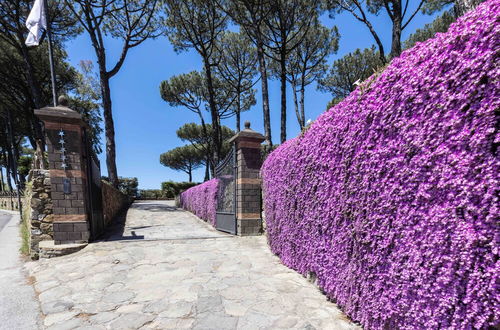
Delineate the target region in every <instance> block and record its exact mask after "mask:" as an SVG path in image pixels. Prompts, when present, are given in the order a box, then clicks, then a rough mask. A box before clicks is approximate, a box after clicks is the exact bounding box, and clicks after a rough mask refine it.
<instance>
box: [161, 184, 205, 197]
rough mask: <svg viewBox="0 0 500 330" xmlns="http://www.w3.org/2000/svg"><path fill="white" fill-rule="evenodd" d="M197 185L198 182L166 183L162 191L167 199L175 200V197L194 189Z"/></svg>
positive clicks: (162, 186) (162, 185)
mask: <svg viewBox="0 0 500 330" xmlns="http://www.w3.org/2000/svg"><path fill="white" fill-rule="evenodd" d="M197 184H198V183H196V182H174V181H166V182H162V183H161V190H162V191H163V195H164V196H165V197H168V198H175V196H177V195H179V194H180V193H181V192H183V191H184V190H187V189H189V188H191V187H194V186H196V185H197Z"/></svg>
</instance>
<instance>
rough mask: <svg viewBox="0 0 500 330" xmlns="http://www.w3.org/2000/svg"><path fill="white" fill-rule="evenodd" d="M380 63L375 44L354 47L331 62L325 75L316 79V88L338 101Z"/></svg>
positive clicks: (370, 73) (380, 64) (366, 77)
mask: <svg viewBox="0 0 500 330" xmlns="http://www.w3.org/2000/svg"><path fill="white" fill-rule="evenodd" d="M382 65H383V63H382V61H381V60H380V57H379V55H378V52H377V51H376V49H375V46H372V47H371V48H366V49H364V50H360V49H356V50H355V51H354V52H353V53H349V54H347V55H345V56H344V57H342V58H340V59H338V60H336V61H334V62H333V64H332V67H331V68H330V71H329V72H328V74H327V75H326V77H324V78H322V79H320V80H319V81H318V89H319V90H321V91H323V92H329V93H331V94H332V96H333V99H334V100H336V101H334V102H333V103H335V102H336V103H338V102H340V100H342V99H343V98H344V97H346V96H347V95H349V94H350V93H351V92H352V91H354V90H355V89H356V83H361V82H362V81H364V80H366V79H368V77H370V76H371V75H372V74H373V73H374V71H375V70H376V69H377V68H378V67H380V66H382Z"/></svg>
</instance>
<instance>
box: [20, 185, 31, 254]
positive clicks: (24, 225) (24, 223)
mask: <svg viewBox="0 0 500 330" xmlns="http://www.w3.org/2000/svg"><path fill="white" fill-rule="evenodd" d="M30 202H31V182H28V183H27V184H26V190H25V194H24V200H23V206H22V207H23V218H22V219H21V226H20V231H21V240H22V242H21V247H20V249H19V251H20V252H21V254H22V255H24V256H29V255H30V252H31V251H30V231H31V230H30V229H31V228H30V227H31V221H30V215H31V212H30V211H31V210H30V206H29V205H30V204H31V203H30Z"/></svg>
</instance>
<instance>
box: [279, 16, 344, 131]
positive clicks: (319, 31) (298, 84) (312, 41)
mask: <svg viewBox="0 0 500 330" xmlns="http://www.w3.org/2000/svg"><path fill="white" fill-rule="evenodd" d="M339 38H340V35H339V33H338V30H337V27H336V26H334V27H333V28H332V29H328V28H326V27H324V26H323V25H321V24H320V23H319V20H315V21H314V23H313V24H312V25H311V26H310V27H309V29H308V31H307V32H306V34H305V36H304V40H303V41H302V42H301V43H300V44H299V45H298V46H297V47H296V48H295V49H294V50H293V51H292V53H291V54H290V57H289V58H288V60H287V62H288V65H287V67H288V69H287V76H288V81H289V82H290V83H291V84H292V92H293V96H294V103H295V113H296V115H297V121H298V122H299V126H300V128H301V129H303V128H304V126H305V125H306V115H305V88H306V86H308V85H309V84H311V83H312V82H313V81H315V80H318V79H319V78H321V77H322V76H323V75H324V74H325V71H326V70H327V65H326V58H327V57H328V56H329V55H331V54H332V53H335V52H337V50H338V47H339ZM297 92H299V93H300V100H297ZM299 103H300V108H299Z"/></svg>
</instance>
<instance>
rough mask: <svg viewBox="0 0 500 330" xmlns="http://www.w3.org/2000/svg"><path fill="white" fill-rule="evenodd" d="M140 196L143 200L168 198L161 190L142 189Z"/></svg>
mask: <svg viewBox="0 0 500 330" xmlns="http://www.w3.org/2000/svg"><path fill="white" fill-rule="evenodd" d="M138 196H139V197H140V198H142V199H158V198H164V197H167V196H165V194H164V191H163V190H160V189H141V190H139V193H138Z"/></svg>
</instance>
